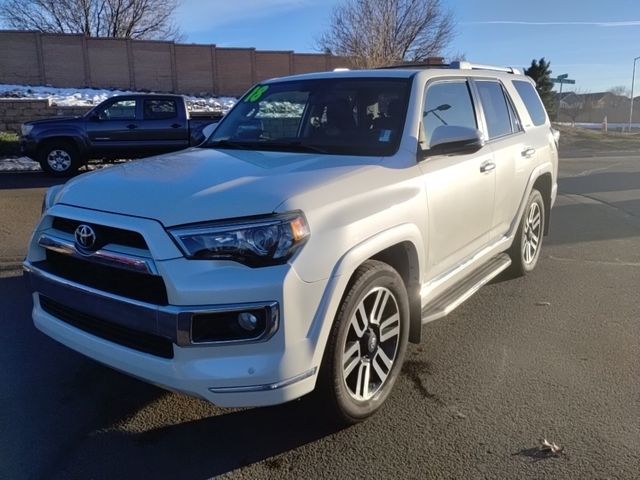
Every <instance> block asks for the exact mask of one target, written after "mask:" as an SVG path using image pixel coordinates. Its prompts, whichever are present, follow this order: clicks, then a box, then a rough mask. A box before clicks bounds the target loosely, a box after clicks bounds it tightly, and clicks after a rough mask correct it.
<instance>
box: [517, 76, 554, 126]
mask: <svg viewBox="0 0 640 480" xmlns="http://www.w3.org/2000/svg"><path fill="white" fill-rule="evenodd" d="M513 86H514V87H516V90H517V91H518V95H520V98H521V99H522V101H523V102H524V104H525V106H526V107H527V110H528V111H529V115H530V116H531V120H532V121H533V124H534V125H536V126H540V125H544V123H545V122H546V121H547V115H546V112H545V110H544V105H543V104H542V101H541V100H540V97H539V96H538V92H536V89H535V88H534V87H533V85H531V84H530V83H529V82H525V81H524V80H514V81H513Z"/></svg>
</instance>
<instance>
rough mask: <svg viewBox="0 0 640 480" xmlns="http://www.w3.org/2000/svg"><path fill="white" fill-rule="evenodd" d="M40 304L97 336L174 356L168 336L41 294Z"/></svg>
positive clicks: (125, 345) (62, 318)
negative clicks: (98, 315) (134, 328)
mask: <svg viewBox="0 0 640 480" xmlns="http://www.w3.org/2000/svg"><path fill="white" fill-rule="evenodd" d="M40 306H41V307H42V309H43V310H44V311H45V312H47V313H48V314H49V315H52V316H54V317H56V318H57V319H59V320H62V321H63V322H65V323H68V324H69V325H72V326H74V327H76V328H79V329H80V330H83V331H85V332H87V333H90V334H91V335H95V336H96V337H100V338H104V339H105V340H109V341H110V342H113V343H117V344H119V345H122V346H124V347H128V348H132V349H134V350H139V351H140V352H144V353H149V354H151V355H155V356H156V357H162V358H173V342H171V340H169V339H168V338H165V337H161V336H159V335H153V334H151V333H146V332H140V331H139V330H133V329H131V328H127V327H124V326H122V325H117V324H115V323H112V322H109V321H107V320H104V319H102V318H98V317H94V316H92V315H88V314H86V313H83V312H79V311H78V310H75V309H73V308H70V307H67V306H65V305H62V304H60V303H58V302H56V301H54V300H51V299H50V298H47V297H44V296H42V295H40Z"/></svg>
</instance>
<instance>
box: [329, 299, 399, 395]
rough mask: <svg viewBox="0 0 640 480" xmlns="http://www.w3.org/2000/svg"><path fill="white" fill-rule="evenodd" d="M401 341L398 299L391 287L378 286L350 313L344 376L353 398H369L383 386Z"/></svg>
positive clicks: (343, 366) (343, 369)
mask: <svg viewBox="0 0 640 480" xmlns="http://www.w3.org/2000/svg"><path fill="white" fill-rule="evenodd" d="M399 344H400V309H399V307H398V302H397V300H396V298H395V296H394V295H393V293H392V292H391V291H390V290H389V289H387V288H384V287H375V288H373V289H371V290H370V291H369V292H368V293H367V294H366V295H365V296H364V297H363V299H362V300H361V301H360V303H359V304H358V307H357V308H356V310H355V312H354V313H353V315H352V316H351V319H350V321H349V326H348V330H347V334H346V337H345V342H344V346H343V349H342V378H343V381H344V384H345V386H346V387H347V392H348V393H349V395H350V396H351V397H352V398H354V399H355V400H358V401H366V400H370V399H371V398H373V397H374V396H375V395H376V394H377V393H378V392H379V391H380V390H381V389H382V387H383V386H384V384H385V381H386V380H387V378H388V376H389V374H390V372H391V369H392V368H393V365H394V362H395V361H396V357H397V354H398V346H399Z"/></svg>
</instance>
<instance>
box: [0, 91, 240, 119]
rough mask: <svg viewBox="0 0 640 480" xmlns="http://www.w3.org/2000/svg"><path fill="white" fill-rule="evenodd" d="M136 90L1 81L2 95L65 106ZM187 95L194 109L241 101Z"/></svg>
mask: <svg viewBox="0 0 640 480" xmlns="http://www.w3.org/2000/svg"><path fill="white" fill-rule="evenodd" d="M135 93H143V92H133V91H131V90H117V89H113V90H110V89H97V88H56V87H49V86H30V85H13V84H0V98H16V99H20V98H26V99H34V100H47V99H49V100H51V103H52V104H54V105H57V106H61V107H91V106H94V105H98V104H99V103H101V102H103V101H104V100H106V99H107V98H110V97H113V96H115V95H130V94H135ZM150 93H153V92H150ZM184 97H185V99H186V101H187V109H188V110H189V111H191V112H220V113H223V114H225V113H227V112H228V111H229V110H230V109H231V107H233V106H234V105H235V103H236V101H237V99H236V98H235V97H215V96H196V95H184Z"/></svg>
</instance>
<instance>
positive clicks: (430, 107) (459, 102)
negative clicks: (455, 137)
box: [422, 81, 478, 145]
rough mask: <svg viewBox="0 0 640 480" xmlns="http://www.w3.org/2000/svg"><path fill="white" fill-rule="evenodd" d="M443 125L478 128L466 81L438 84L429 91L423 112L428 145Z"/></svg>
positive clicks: (423, 123)
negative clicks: (434, 133)
mask: <svg viewBox="0 0 640 480" xmlns="http://www.w3.org/2000/svg"><path fill="white" fill-rule="evenodd" d="M441 125H455V126H459V127H468V128H478V126H477V124H476V114H475V111H474V109H473V103H472V101H471V94H470V93H469V87H468V85H467V82H466V81H462V82H460V81H454V82H442V83H436V84H435V85H432V86H430V87H429V89H428V90H427V98H426V101H425V105H424V110H423V112H422V127H423V129H424V136H425V140H426V144H427V145H429V144H430V142H431V135H432V134H433V131H434V130H435V129H436V128H438V127H439V126H441Z"/></svg>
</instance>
